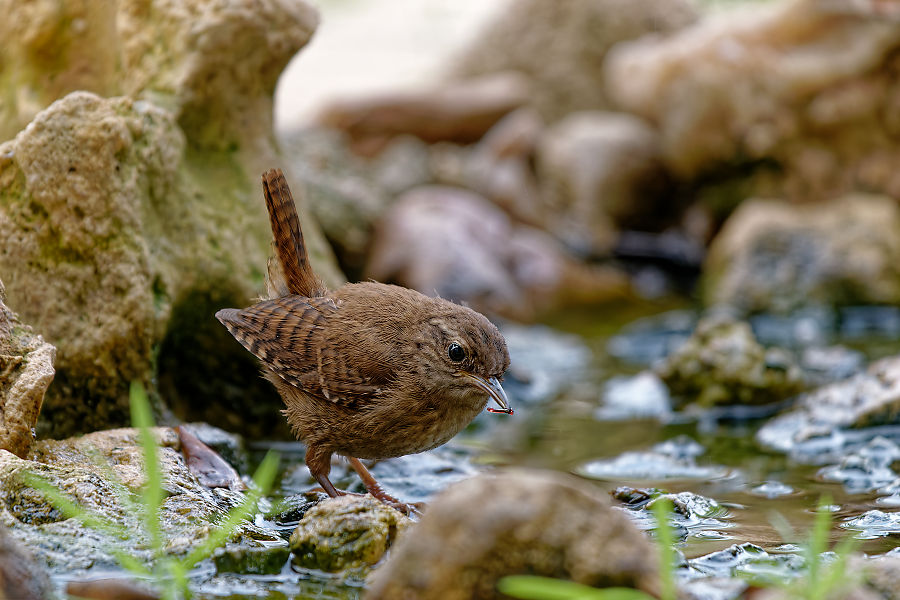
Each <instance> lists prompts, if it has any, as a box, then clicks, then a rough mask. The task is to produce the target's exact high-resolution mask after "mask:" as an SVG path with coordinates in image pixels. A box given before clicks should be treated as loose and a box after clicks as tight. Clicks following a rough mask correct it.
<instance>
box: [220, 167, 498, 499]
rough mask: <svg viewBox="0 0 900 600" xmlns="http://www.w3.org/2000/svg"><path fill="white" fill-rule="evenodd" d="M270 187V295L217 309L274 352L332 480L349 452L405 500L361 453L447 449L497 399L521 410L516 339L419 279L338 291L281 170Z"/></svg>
mask: <svg viewBox="0 0 900 600" xmlns="http://www.w3.org/2000/svg"><path fill="white" fill-rule="evenodd" d="M263 190H264V192H265V196H266V206H267V208H268V210H269V219H270V222H271V225H272V234H273V237H274V243H273V247H274V251H275V256H274V257H273V258H272V259H270V261H269V277H268V281H267V288H268V290H269V296H270V298H269V299H268V300H263V301H262V302H259V303H258V304H255V305H253V306H251V307H249V308H245V309H243V310H237V309H224V310H220V311H219V312H218V313H216V317H217V318H218V319H219V321H221V322H222V323H223V324H224V325H225V327H227V328H228V331H229V332H231V334H232V335H233V336H234V337H235V338H236V339H237V340H238V341H239V342H240V343H241V344H243V345H244V347H245V348H247V349H248V350H249V351H250V352H252V353H253V354H254V355H256V356H257V357H258V358H259V359H260V361H262V364H263V371H264V372H265V375H266V377H267V378H268V379H269V380H270V381H271V382H272V383H273V384H274V385H275V387H276V388H277V389H278V391H279V393H280V394H281V397H282V398H283V399H284V402H285V405H286V408H285V410H284V413H285V415H286V416H287V419H288V422H289V423H290V424H291V426H292V428H293V430H294V433H295V434H296V435H297V436H298V437H299V438H300V439H301V440H303V441H304V442H305V443H306V446H307V450H306V463H307V465H308V466H309V469H310V472H311V473H312V475H313V476H314V477H315V478H316V479H317V481H318V482H319V483H320V484H321V485H322V487H323V488H324V489H325V491H326V492H328V494H329V495H331V496H336V495H339V494H341V493H342V492H340V491H338V490H336V489H335V488H334V486H333V485H332V483H331V481H330V480H329V479H328V473H329V471H330V466H331V455H332V454H334V453H337V454H340V455H343V456H346V457H348V458H349V459H350V463H351V465H352V466H353V467H354V469H356V471H357V472H358V473H359V475H360V476H361V477H362V479H363V482H364V483H365V484H366V487H367V488H368V489H369V491H370V492H372V493H373V495H375V496H377V497H379V498H381V499H382V500H384V501H385V502H388V503H391V504H394V505H397V506H399V507H401V508H403V507H405V505H402V504H399V503H398V502H397V501H396V500H395V499H394V498H391V497H390V496H388V495H387V494H384V493H383V492H382V491H381V490H380V488H379V487H378V485H377V483H375V480H374V479H373V478H372V476H371V475H370V474H369V473H368V471H366V469H365V467H364V466H363V465H362V463H360V462H359V460H358V459H359V458H367V459H377V458H390V457H395V456H402V455H405V454H413V453H416V452H423V451H425V450H430V449H432V448H435V447H437V446H439V445H441V444H443V443H444V442H446V441H447V440H449V439H450V438H451V437H453V436H454V435H456V433H457V432H459V431H460V430H461V429H462V428H463V427H465V426H466V425H467V424H468V423H469V422H470V421H471V420H472V419H473V418H474V417H475V415H477V414H478V413H479V412H480V411H481V410H483V409H484V408H485V406H486V404H487V402H488V400H489V399H491V398H493V399H494V401H496V403H497V404H498V405H499V406H500V408H501V411H499V412H511V410H510V409H509V405H508V401H507V399H506V394H505V393H504V392H503V388H502V387H501V386H500V383H499V380H500V379H501V377H502V375H503V373H504V371H506V369H507V367H508V366H509V354H508V352H507V349H506V342H505V340H504V339H503V336H502V335H501V334H500V332H499V331H498V330H497V328H496V327H495V326H494V325H493V324H492V323H491V322H490V321H488V320H487V319H486V318H485V317H484V316H482V315H481V314H479V313H477V312H475V311H473V310H471V309H469V308H467V307H464V306H459V305H458V304H454V303H452V302H448V301H446V300H442V299H440V298H430V297H428V296H425V295H423V294H420V293H419V292H416V291H413V290H409V289H406V288H402V287H398V286H394V285H385V284H381V283H374V282H366V283H352V284H347V285H344V286H342V287H340V288H339V289H337V290H335V291H333V292H330V291H328V290H327V289H326V288H325V286H324V285H322V283H321V282H320V281H319V280H318V278H317V277H316V276H315V274H314V273H313V271H312V267H311V265H310V263H309V259H308V256H307V253H306V248H305V245H304V243H303V234H302V233H301V231H300V222H299V218H298V217H297V212H296V208H295V207H294V201H293V198H292V196H291V192H290V189H289V188H288V186H287V182H286V181H285V178H284V175H283V174H282V173H281V171H280V170H270V171H267V172H266V173H265V174H264V175H263Z"/></svg>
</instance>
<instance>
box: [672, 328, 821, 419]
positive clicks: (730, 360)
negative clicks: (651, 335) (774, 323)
mask: <svg viewBox="0 0 900 600" xmlns="http://www.w3.org/2000/svg"><path fill="white" fill-rule="evenodd" d="M655 370H656V374H657V375H659V377H660V378H661V379H662V380H663V382H664V383H665V384H666V385H667V386H668V387H669V390H670V391H671V392H672V395H673V396H674V397H675V398H676V399H680V400H681V401H682V402H684V403H686V404H687V403H694V404H697V405H698V406H701V407H710V406H716V405H730V404H768V403H774V402H780V401H782V400H785V399H787V398H789V397H791V396H794V395H796V394H798V393H800V392H801V391H803V389H804V388H805V387H806V381H805V379H804V377H803V372H802V371H801V369H800V367H799V366H798V365H797V364H796V362H795V360H794V358H793V357H792V356H791V355H790V354H789V353H788V352H786V351H784V350H782V349H780V348H768V349H766V348H764V347H763V346H762V345H760V343H759V342H757V341H756V338H755V337H754V336H753V331H752V330H751V329H750V325H748V324H747V323H745V322H743V321H737V320H734V319H731V318H729V317H724V316H714V317H707V318H705V319H702V320H701V321H700V322H699V323H698V324H697V328H696V330H695V331H694V333H693V335H692V336H691V337H690V338H689V339H688V340H687V341H686V342H685V343H684V344H683V345H682V346H681V347H679V348H678V349H677V350H675V351H674V352H673V353H672V354H670V355H669V356H668V357H667V358H666V359H665V361H663V362H662V363H661V364H660V365H659V366H657V367H656V369H655Z"/></svg>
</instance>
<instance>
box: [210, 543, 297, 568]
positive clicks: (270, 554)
mask: <svg viewBox="0 0 900 600" xmlns="http://www.w3.org/2000/svg"><path fill="white" fill-rule="evenodd" d="M290 555H291V549H290V548H289V547H288V545H287V543H281V544H277V543H270V544H266V545H263V546H255V547H248V546H246V545H242V544H226V545H225V547H224V548H219V549H218V550H216V552H215V553H214V554H213V557H212V560H213V563H214V564H215V565H216V572H217V573H244V574H250V575H274V574H276V573H280V572H281V571H282V569H283V568H284V565H285V564H286V563H287V561H288V558H289V557H290Z"/></svg>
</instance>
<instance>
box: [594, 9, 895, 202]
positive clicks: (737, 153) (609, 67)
mask: <svg viewBox="0 0 900 600" xmlns="http://www.w3.org/2000/svg"><path fill="white" fill-rule="evenodd" d="M890 4H891V3H880V2H834V1H831V0H787V1H785V2H768V3H756V2H754V3H745V4H744V5H743V6H738V7H735V8H733V9H731V10H728V11H719V13H717V14H715V15H711V16H708V17H706V18H704V19H702V20H701V21H699V22H698V23H696V24H695V25H693V26H691V27H688V28H685V29H682V30H680V31H678V32H677V33H675V34H674V35H671V36H669V37H667V38H665V39H651V38H643V39H639V40H634V41H630V42H625V43H622V44H619V45H617V46H616V47H615V48H613V50H612V51H611V52H610V55H609V56H608V58H607V61H606V63H605V65H604V70H605V81H606V88H605V89H607V90H608V91H609V93H610V95H611V97H612V99H613V101H614V103H615V105H616V106H617V107H619V108H621V109H624V110H627V111H629V112H632V113H635V114H637V115H640V116H642V117H644V118H646V119H648V120H649V121H651V122H652V123H654V124H655V125H656V126H657V127H658V128H659V131H660V135H661V136H662V153H663V156H664V159H665V162H666V165H667V166H668V167H669V168H670V169H671V170H672V171H674V172H675V173H677V174H678V175H679V176H681V177H682V178H686V179H691V178H694V177H696V176H698V175H701V174H707V175H708V174H709V173H711V172H712V173H716V172H717V171H719V172H722V171H724V172H729V171H733V172H735V173H736V174H735V177H738V178H740V179H747V178H748V177H750V176H751V175H752V177H753V179H754V181H752V182H749V183H748V185H749V186H750V187H749V189H747V190H746V194H748V195H766V196H779V197H787V198H791V199H809V198H825V197H832V196H835V195H839V194H841V193H844V192H847V191H848V190H866V191H869V192H880V193H885V194H887V195H890V196H892V197H895V198H896V197H898V196H900V171H898V169H897V168H896V165H897V164H898V162H900V147H898V145H897V143H896V138H897V135H898V132H900V118H898V115H900V81H898V79H897V77H896V72H897V69H898V66H900V53H898V52H897V49H898V48H900V18H897V11H896V10H892V9H891V8H889V5H890ZM849 40H852V43H850V42H849ZM748 174H749V175H748Z"/></svg>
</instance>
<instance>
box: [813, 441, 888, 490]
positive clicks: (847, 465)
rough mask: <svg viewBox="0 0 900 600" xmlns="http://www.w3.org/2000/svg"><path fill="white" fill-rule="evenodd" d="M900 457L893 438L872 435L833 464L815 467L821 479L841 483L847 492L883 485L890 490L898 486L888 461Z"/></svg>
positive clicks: (871, 488)
mask: <svg viewBox="0 0 900 600" xmlns="http://www.w3.org/2000/svg"><path fill="white" fill-rule="evenodd" d="M897 459H900V447H898V446H897V444H895V443H894V442H892V441H890V440H888V439H886V438H883V437H876V438H875V439H873V440H872V441H870V442H869V443H868V444H866V445H865V446H863V447H862V448H860V449H858V450H856V451H854V452H853V453H851V454H849V455H847V456H846V457H844V459H843V460H842V461H841V462H840V464H837V465H828V466H826V467H823V468H822V469H820V470H819V477H820V478H822V479H823V480H825V481H836V482H839V483H841V484H843V486H844V489H845V490H847V492H849V493H851V494H861V493H865V492H871V491H873V490H877V489H879V488H886V487H888V489H886V490H885V491H886V492H887V493H893V491H894V490H892V489H891V487H889V486H891V484H894V486H892V487H893V488H896V487H898V486H897V485H896V484H897V482H898V476H897V473H895V472H894V470H893V469H891V463H893V462H894V461H896V460H897Z"/></svg>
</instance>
